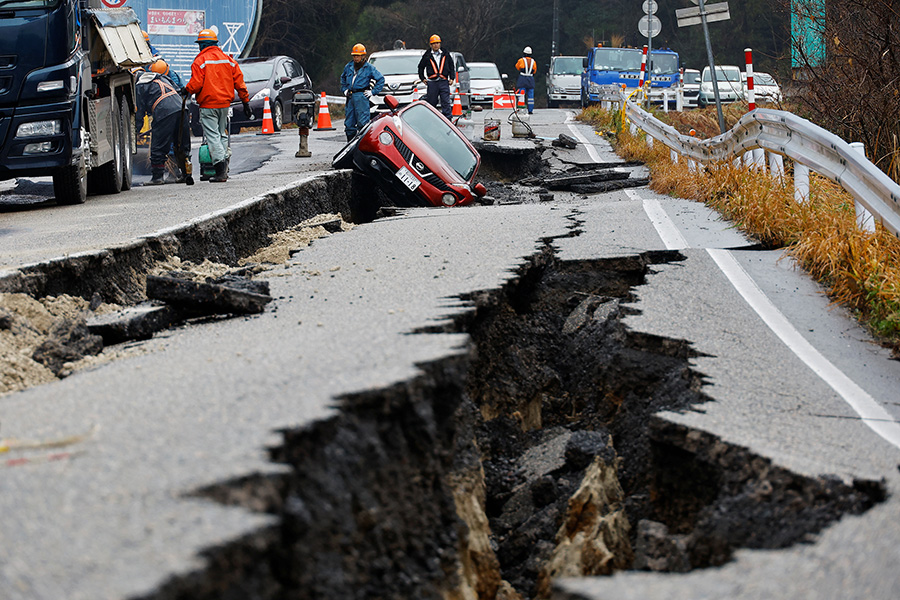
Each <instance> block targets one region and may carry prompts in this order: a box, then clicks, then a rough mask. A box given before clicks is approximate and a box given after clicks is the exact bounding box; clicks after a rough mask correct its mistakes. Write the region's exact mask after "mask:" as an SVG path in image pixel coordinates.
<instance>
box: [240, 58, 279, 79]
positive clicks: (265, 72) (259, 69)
mask: <svg viewBox="0 0 900 600" xmlns="http://www.w3.org/2000/svg"><path fill="white" fill-rule="evenodd" d="M273 68H275V63H271V62H251V63H241V72H242V73H243V74H244V83H251V82H254V81H268V80H269V77H271V76H272V69H273Z"/></svg>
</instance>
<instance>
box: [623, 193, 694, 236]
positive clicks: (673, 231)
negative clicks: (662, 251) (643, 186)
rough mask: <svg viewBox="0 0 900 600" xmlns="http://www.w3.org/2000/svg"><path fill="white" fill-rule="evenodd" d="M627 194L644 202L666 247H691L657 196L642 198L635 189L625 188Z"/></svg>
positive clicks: (648, 214)
mask: <svg viewBox="0 0 900 600" xmlns="http://www.w3.org/2000/svg"><path fill="white" fill-rule="evenodd" d="M625 195H627V196H628V197H629V198H631V199H632V200H639V201H641V202H642V203H643V205H644V212H645V213H647V216H648V217H649V218H650V222H651V223H653V226H654V227H656V233H658V234H659V237H660V238H661V239H662V241H663V243H664V244H665V245H666V248H668V249H669V250H684V249H685V248H690V246H689V245H688V243H687V240H685V239H684V236H683V235H681V232H680V231H678V227H676V226H675V223H673V222H672V219H670V218H669V215H668V214H666V211H665V210H663V207H662V205H661V204H660V203H659V200H657V199H655V198H641V195H640V194H638V193H637V192H636V191H635V190H625Z"/></svg>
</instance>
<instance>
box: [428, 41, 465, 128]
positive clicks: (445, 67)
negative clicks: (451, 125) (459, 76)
mask: <svg viewBox="0 0 900 600" xmlns="http://www.w3.org/2000/svg"><path fill="white" fill-rule="evenodd" d="M428 43H429V44H430V45H431V50H426V51H425V53H424V54H423V55H422V59H421V60H420V61H419V79H421V80H422V81H424V82H425V85H426V86H427V87H426V90H425V102H427V103H428V104H430V105H432V106H434V107H435V108H437V105H438V101H440V103H441V113H442V114H443V115H444V116H445V117H447V118H448V119H449V118H450V115H451V111H452V110H453V105H452V104H451V103H450V81H451V80H453V79H455V78H456V65H455V64H454V62H453V57H452V56H450V53H449V52H447V51H446V50H443V49H442V48H441V36H439V35H433V36H431V37H430V38H429V39H428Z"/></svg>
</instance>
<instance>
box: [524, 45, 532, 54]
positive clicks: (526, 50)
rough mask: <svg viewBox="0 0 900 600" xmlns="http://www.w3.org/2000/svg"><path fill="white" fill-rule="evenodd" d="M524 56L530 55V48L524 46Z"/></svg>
mask: <svg viewBox="0 0 900 600" xmlns="http://www.w3.org/2000/svg"><path fill="white" fill-rule="evenodd" d="M522 52H524V53H525V54H531V46H525V49H524V50H522Z"/></svg>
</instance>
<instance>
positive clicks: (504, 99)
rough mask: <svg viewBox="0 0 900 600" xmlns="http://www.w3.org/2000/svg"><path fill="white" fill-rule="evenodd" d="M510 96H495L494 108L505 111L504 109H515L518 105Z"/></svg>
mask: <svg viewBox="0 0 900 600" xmlns="http://www.w3.org/2000/svg"><path fill="white" fill-rule="evenodd" d="M511 93H512V92H510V93H509V94H494V106H493V108H498V109H503V108H515V107H516V104H515V103H514V102H513V99H512V97H510V94H511Z"/></svg>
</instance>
